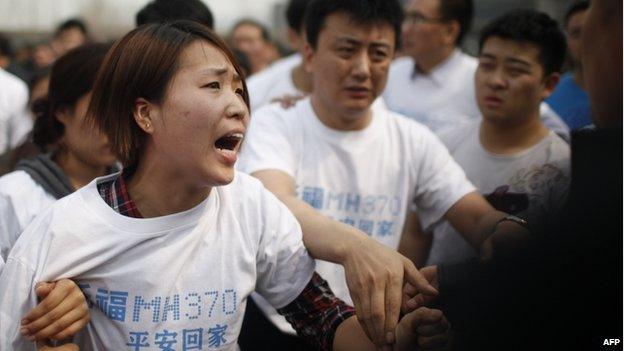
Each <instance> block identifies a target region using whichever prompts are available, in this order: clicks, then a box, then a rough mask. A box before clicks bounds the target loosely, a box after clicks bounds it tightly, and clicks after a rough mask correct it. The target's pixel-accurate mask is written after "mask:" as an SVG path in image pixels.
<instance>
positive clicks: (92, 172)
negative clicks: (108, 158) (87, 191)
mask: <svg viewBox="0 0 624 351" xmlns="http://www.w3.org/2000/svg"><path fill="white" fill-rule="evenodd" d="M54 161H55V162H56V163H57V164H58V165H59V167H60V168H61V169H62V170H63V173H65V175H66V176H67V178H69V182H70V184H71V186H72V188H73V189H74V190H77V189H80V188H82V187H83V186H85V185H87V184H89V183H90V182H91V181H92V180H93V179H95V178H96V177H100V176H103V175H105V174H106V167H105V166H93V165H90V164H88V163H86V162H84V161H82V160H80V159H79V158H78V157H76V156H75V155H73V154H72V153H70V152H61V153H59V154H58V155H56V156H55V160H54Z"/></svg>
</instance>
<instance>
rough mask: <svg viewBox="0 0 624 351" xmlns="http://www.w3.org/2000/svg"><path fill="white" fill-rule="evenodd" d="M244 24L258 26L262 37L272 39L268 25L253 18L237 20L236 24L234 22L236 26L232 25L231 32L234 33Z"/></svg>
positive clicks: (266, 39)
mask: <svg viewBox="0 0 624 351" xmlns="http://www.w3.org/2000/svg"><path fill="white" fill-rule="evenodd" d="M244 25H248V26H253V27H256V28H259V29H260V33H261V35H262V39H264V41H266V42H269V41H271V36H270V35H269V30H268V29H267V27H265V26H263V25H262V23H260V22H258V21H256V20H253V19H251V18H243V19H242V20H240V21H238V22H236V24H234V26H233V27H232V31H231V32H230V33H231V34H234V31H235V30H236V29H237V28H238V27H240V26H244Z"/></svg>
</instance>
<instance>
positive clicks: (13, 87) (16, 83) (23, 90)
mask: <svg viewBox="0 0 624 351" xmlns="http://www.w3.org/2000/svg"><path fill="white" fill-rule="evenodd" d="M2 91H5V92H6V93H7V94H22V95H24V94H25V95H28V86H27V85H26V83H24V82H23V81H22V80H21V79H19V78H18V77H17V76H15V75H13V74H11V73H9V72H7V71H5V70H3V69H1V68H0V92H2Z"/></svg>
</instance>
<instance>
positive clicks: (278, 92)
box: [247, 0, 312, 112]
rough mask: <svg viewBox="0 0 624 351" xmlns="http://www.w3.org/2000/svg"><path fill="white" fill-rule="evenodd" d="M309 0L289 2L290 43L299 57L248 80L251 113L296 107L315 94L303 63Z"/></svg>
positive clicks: (273, 66) (291, 57) (294, 56)
mask: <svg viewBox="0 0 624 351" xmlns="http://www.w3.org/2000/svg"><path fill="white" fill-rule="evenodd" d="M309 2H310V0H290V1H289V2H288V7H287V8H286V20H287V22H288V39H289V41H290V44H291V45H292V47H293V48H294V49H295V50H297V53H295V54H293V55H291V56H288V57H286V58H283V59H281V60H279V61H276V62H274V63H273V64H272V65H271V66H269V67H268V68H267V69H265V70H263V71H260V72H258V73H256V74H253V75H252V76H250V77H249V79H248V80H247V89H249V103H250V104H251V110H252V112H253V111H255V110H257V109H258V108H260V107H262V106H264V105H267V104H270V103H272V102H276V101H279V102H283V103H286V104H288V103H294V101H296V100H298V99H300V98H302V97H304V96H305V95H307V94H308V93H309V92H310V91H311V90H312V77H311V76H310V73H308V72H306V70H305V69H304V67H303V62H302V60H301V53H302V51H303V46H304V43H305V35H304V33H303V31H304V23H303V19H304V15H305V8H306V6H307V5H308V3H309Z"/></svg>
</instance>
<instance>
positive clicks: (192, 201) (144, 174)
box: [128, 153, 211, 218]
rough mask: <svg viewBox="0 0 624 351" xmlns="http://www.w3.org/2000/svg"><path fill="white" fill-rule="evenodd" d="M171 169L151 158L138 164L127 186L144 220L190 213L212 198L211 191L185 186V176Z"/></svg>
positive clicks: (204, 188) (206, 188) (146, 158)
mask: <svg viewBox="0 0 624 351" xmlns="http://www.w3.org/2000/svg"><path fill="white" fill-rule="evenodd" d="M145 154H146V155H147V154H148V153H145ZM171 168H172V167H171V165H169V166H164V165H161V164H159V162H158V160H156V159H155V158H150V157H149V156H148V157H145V159H143V160H142V161H141V162H140V163H139V165H138V167H137V170H136V172H135V173H134V175H133V176H132V178H131V179H130V181H129V182H128V192H129V193H130V197H131V198H132V200H133V201H134V202H135V203H136V205H137V207H138V209H139V212H140V213H141V214H142V215H143V217H145V218H150V217H160V216H166V215H170V214H174V213H178V212H183V211H186V210H189V209H191V208H193V207H195V206H197V205H199V204H200V203H201V202H202V201H204V200H205V199H206V198H207V197H208V195H209V194H210V190H211V187H203V188H200V187H197V186H193V185H189V183H186V184H185V182H184V179H185V176H184V174H181V173H180V172H179V171H178V170H171V171H170V172H168V171H167V170H168V169H171Z"/></svg>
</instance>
